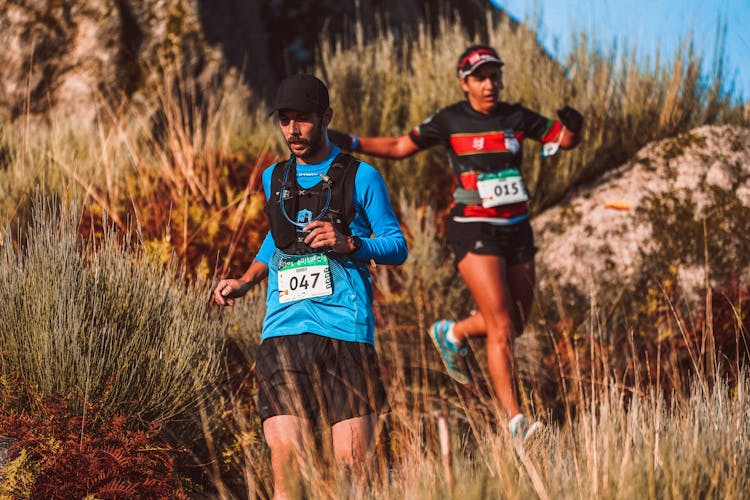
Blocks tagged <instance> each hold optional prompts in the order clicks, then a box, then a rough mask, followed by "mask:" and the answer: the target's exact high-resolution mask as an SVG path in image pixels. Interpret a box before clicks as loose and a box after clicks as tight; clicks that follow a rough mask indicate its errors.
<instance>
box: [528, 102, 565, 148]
mask: <svg viewBox="0 0 750 500" xmlns="http://www.w3.org/2000/svg"><path fill="white" fill-rule="evenodd" d="M520 128H521V131H523V133H524V135H525V136H526V137H528V138H529V139H534V140H537V141H539V142H542V143H545V142H552V141H555V140H557V138H558V137H559V136H560V131H561V130H562V123H560V122H559V121H557V120H552V119H550V118H547V117H545V116H542V115H540V114H539V113H535V112H534V111H531V110H530V109H527V108H524V107H521V125H520Z"/></svg>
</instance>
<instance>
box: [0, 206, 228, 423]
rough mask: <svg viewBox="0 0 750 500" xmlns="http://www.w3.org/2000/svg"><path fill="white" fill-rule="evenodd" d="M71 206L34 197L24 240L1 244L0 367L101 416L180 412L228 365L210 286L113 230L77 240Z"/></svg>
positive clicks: (38, 390)
mask: <svg viewBox="0 0 750 500" xmlns="http://www.w3.org/2000/svg"><path fill="white" fill-rule="evenodd" d="M64 207H65V205H64V204H62V205H61V204H57V203H56V202H55V201H50V200H43V199H40V198H38V199H37V200H36V205H35V208H34V211H33V217H32V222H31V224H30V225H29V226H28V227H26V228H23V229H22V233H21V234H20V235H18V238H17V239H16V241H17V242H18V243H15V242H14V241H13V240H12V239H11V238H10V237H6V238H5V241H4V245H3V246H2V248H0V259H2V264H1V265H0V296H1V297H2V298H1V299H0V345H2V350H1V351H0V374H3V375H6V374H7V375H8V376H9V377H10V378H16V377H19V378H20V379H21V380H23V381H24V382H25V383H26V384H28V386H29V389H30V390H31V391H30V394H31V393H33V394H38V395H39V396H41V397H46V396H59V397H63V398H65V400H66V401H67V402H69V403H70V405H71V407H72V408H73V409H74V411H79V412H84V414H85V412H86V410H87V408H88V407H89V406H90V405H93V406H96V407H97V408H98V412H99V414H98V415H97V417H100V418H103V419H106V418H111V417H112V416H114V415H116V414H118V413H125V414H127V415H136V416H139V417H142V418H145V419H148V420H160V421H163V420H169V419H171V418H174V417H175V416H178V415H180V414H184V413H185V411H186V410H187V409H188V408H190V407H193V406H194V405H195V404H196V402H197V400H198V399H199V398H200V397H201V395H202V394H203V389H204V388H205V387H206V386H207V385H209V384H210V383H214V382H215V380H216V379H217V377H218V376H219V375H220V373H221V372H220V366H221V353H222V346H223V343H224V332H223V331H222V330H221V329H220V328H218V327H217V325H216V324H215V323H213V322H212V321H210V319H209V314H208V308H207V305H208V302H207V297H208V290H207V289H206V287H205V285H201V284H196V285H185V283H184V282H183V280H182V279H181V278H180V277H179V275H178V274H177V273H176V269H175V267H174V266H164V265H163V264H161V263H159V262H156V261H155V260H154V259H152V258H149V257H148V255H146V254H145V253H144V252H143V250H142V247H141V248H140V251H138V249H139V245H138V244H135V243H132V244H131V243H129V242H128V241H125V244H124V245H123V242H122V240H121V235H118V234H117V233H115V232H114V231H112V230H108V231H106V232H105V233H104V236H103V238H101V239H97V240H94V239H89V240H81V238H80V236H79V234H78V227H79V222H80V220H79V213H78V212H77V211H76V210H72V209H68V208H64ZM133 250H135V252H133Z"/></svg>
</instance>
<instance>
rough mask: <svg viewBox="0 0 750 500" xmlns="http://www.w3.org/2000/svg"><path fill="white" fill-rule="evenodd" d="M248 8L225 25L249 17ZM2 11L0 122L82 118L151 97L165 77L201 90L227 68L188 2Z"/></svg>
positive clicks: (94, 1)
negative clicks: (173, 75) (172, 74)
mask: <svg viewBox="0 0 750 500" xmlns="http://www.w3.org/2000/svg"><path fill="white" fill-rule="evenodd" d="M226 3H227V2H226V1H220V2H216V6H215V8H216V10H217V12H221V13H223V14H224V13H225V12H224V9H223V6H224V4H226ZM232 3H236V2H232ZM250 4H251V6H252V5H254V3H253V2H251V3H250ZM248 9H249V7H246V8H244V9H239V10H241V11H242V12H240V13H236V14H235V16H229V15H227V16H226V18H227V19H228V20H227V22H226V23H225V24H227V23H229V24H231V23H232V22H235V23H236V22H239V21H237V19H247V18H253V16H252V15H249V14H248V13H246V12H244V11H247V10H248ZM0 11H1V12H3V15H2V16H0V45H2V46H3V48H4V50H2V51H0V118H5V119H11V120H13V119H16V118H18V117H19V116H24V115H26V114H29V115H45V114H47V113H48V112H50V111H53V110H54V111H55V112H59V113H62V114H75V115H76V116H80V117H82V118H84V119H85V118H86V117H93V114H94V111H95V109H96V104H97V103H100V102H112V103H118V102H122V99H123V98H125V99H130V98H132V97H134V95H136V94H137V93H139V92H140V93H141V95H149V93H151V92H152V91H153V90H154V87H155V85H157V84H158V80H159V79H160V78H161V77H162V75H163V71H165V70H169V69H177V70H178V71H179V72H180V74H181V75H183V76H184V77H185V78H188V79H191V80H194V81H196V82H198V83H199V84H205V83H207V82H209V81H213V80H215V79H216V78H218V77H220V76H221V72H222V71H223V68H224V67H225V66H226V60H225V58H224V56H223V54H222V51H221V49H220V47H218V45H217V44H211V43H209V42H208V40H207V36H206V32H205V30H204V28H203V23H204V20H203V18H202V17H201V14H202V13H203V12H202V11H201V10H200V9H198V6H197V4H196V3H195V2H192V1H190V0H143V1H139V2H128V1H126V0H119V1H115V2H112V1H107V0H85V1H84V0H74V1H68V2H59V1H55V0H27V1H18V0H0ZM231 20H234V21H231ZM211 27H212V29H213V30H214V31H216V30H220V29H221V26H216V23H214V24H213V25H211ZM245 27H246V28H247V27H249V28H252V26H245ZM228 36H229V35H228ZM256 38H258V37H257V36H256V35H253V36H251V35H249V36H248V37H247V39H248V40H252V41H254V43H256V44H262V39H259V40H256Z"/></svg>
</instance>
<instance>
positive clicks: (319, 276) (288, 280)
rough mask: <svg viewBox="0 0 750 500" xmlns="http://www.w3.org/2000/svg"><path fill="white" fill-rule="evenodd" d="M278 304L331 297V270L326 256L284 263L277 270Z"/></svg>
mask: <svg viewBox="0 0 750 500" xmlns="http://www.w3.org/2000/svg"><path fill="white" fill-rule="evenodd" d="M278 285H279V302H280V303H282V304H284V303H286V302H293V301H295V300H302V299H309V298H312V297H322V296H324V295H331V294H332V293H333V287H332V286H331V269H330V267H329V265H328V256H327V255H324V254H316V255H305V256H303V257H300V258H299V259H295V260H293V261H289V262H285V263H284V264H283V265H282V266H281V267H280V268H279V281H278Z"/></svg>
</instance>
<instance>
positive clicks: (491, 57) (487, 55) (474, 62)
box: [456, 45, 504, 78]
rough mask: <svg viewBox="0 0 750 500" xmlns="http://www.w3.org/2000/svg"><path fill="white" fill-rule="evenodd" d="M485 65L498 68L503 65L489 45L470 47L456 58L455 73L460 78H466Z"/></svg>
mask: <svg viewBox="0 0 750 500" xmlns="http://www.w3.org/2000/svg"><path fill="white" fill-rule="evenodd" d="M487 63H494V64H498V65H500V66H502V65H503V64H504V63H503V61H502V59H500V56H499V55H498V54H497V51H496V50H495V49H493V48H492V47H490V46H489V45H472V46H471V47H468V48H467V49H466V50H465V51H464V52H463V54H461V55H460V56H459V57H458V64H457V65H456V72H457V73H458V76H459V77H460V78H466V77H467V76H469V75H470V74H472V73H473V72H474V71H475V70H476V69H477V68H478V67H479V66H481V65H483V64H487Z"/></svg>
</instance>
